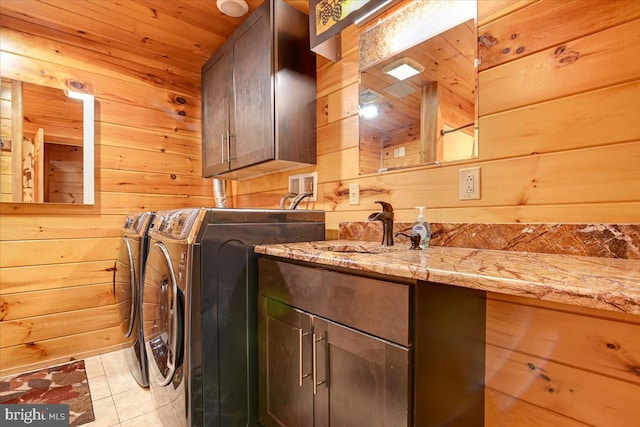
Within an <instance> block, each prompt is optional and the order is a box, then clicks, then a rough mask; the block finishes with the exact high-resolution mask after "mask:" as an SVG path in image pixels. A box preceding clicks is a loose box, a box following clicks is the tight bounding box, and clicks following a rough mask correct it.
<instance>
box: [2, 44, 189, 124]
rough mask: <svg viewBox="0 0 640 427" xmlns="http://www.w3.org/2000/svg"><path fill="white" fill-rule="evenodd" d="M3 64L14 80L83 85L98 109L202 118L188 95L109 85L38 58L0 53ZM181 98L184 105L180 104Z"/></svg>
mask: <svg viewBox="0 0 640 427" xmlns="http://www.w3.org/2000/svg"><path fill="white" fill-rule="evenodd" d="M3 48H4V46H3ZM0 61H1V64H2V73H3V75H4V76H7V77H9V78H11V79H16V80H22V81H26V82H29V83H34V84H39V85H44V86H51V87H56V88H58V89H63V90H76V91H77V88H74V86H73V85H80V86H82V87H83V88H84V90H83V91H84V92H86V93H90V94H92V95H94V96H96V97H97V98H99V99H98V101H99V102H98V105H99V108H104V107H105V104H107V105H110V104H111V103H113V102H116V101H117V105H119V106H122V105H123V104H129V106H139V107H145V109H149V110H151V111H160V112H162V113H164V114H166V115H171V116H173V117H174V120H180V121H185V120H187V119H188V120H198V121H199V119H200V113H201V112H200V103H199V101H198V100H197V98H194V97H192V96H188V95H186V94H180V93H176V92H173V91H168V90H166V89H163V88H156V87H152V86H146V85H141V84H136V83H130V82H127V81H124V80H117V79H110V80H109V83H108V84H102V83H101V82H102V77H101V76H98V75H96V74H94V73H92V72H90V71H85V70H78V69H76V68H71V67H65V66H62V65H57V64H56V65H55V66H53V65H52V64H49V63H47V62H44V61H41V60H39V59H35V58H25V57H19V56H18V55H16V54H14V53H11V52H7V51H5V50H2V51H0ZM178 98H180V99H182V100H184V101H185V102H183V103H181V102H179V101H178ZM139 107H138V108H139ZM130 108H132V107H130ZM97 117H99V116H97ZM180 117H182V119H180ZM99 120H103V119H102V118H100V119H99ZM138 123H140V122H138Z"/></svg>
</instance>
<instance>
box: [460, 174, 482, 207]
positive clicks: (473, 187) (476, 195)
mask: <svg viewBox="0 0 640 427" xmlns="http://www.w3.org/2000/svg"><path fill="white" fill-rule="evenodd" d="M459 185H460V200H480V167H479V166H477V167H474V168H466V169H460V181H459Z"/></svg>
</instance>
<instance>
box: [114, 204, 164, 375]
mask: <svg viewBox="0 0 640 427" xmlns="http://www.w3.org/2000/svg"><path fill="white" fill-rule="evenodd" d="M154 218H155V213H154V212H140V213H131V214H128V215H127V217H126V219H125V221H124V224H123V225H122V229H121V230H122V240H121V241H120V252H119V253H118V259H117V260H116V263H115V268H114V273H113V291H114V295H115V297H116V301H117V302H118V308H119V313H120V326H121V328H122V333H123V334H124V336H125V337H127V338H131V345H130V346H129V347H127V348H126V349H125V352H124V354H125V359H126V361H127V365H128V366H129V370H130V371H131V374H132V375H133V377H134V378H135V379H136V381H137V382H138V384H140V386H142V387H148V386H149V375H148V372H147V358H146V355H145V349H144V339H143V337H142V284H143V283H144V265H145V262H146V259H147V250H148V242H149V234H148V231H149V227H151V224H152V222H153V219H154Z"/></svg>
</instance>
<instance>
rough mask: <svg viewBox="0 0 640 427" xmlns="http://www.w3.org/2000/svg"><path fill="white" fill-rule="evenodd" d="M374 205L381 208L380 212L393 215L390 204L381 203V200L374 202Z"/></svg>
mask: <svg viewBox="0 0 640 427" xmlns="http://www.w3.org/2000/svg"><path fill="white" fill-rule="evenodd" d="M374 203H380V205H381V206H382V212H391V213H393V206H391V203H387V202H383V201H381V200H376V201H375V202H374Z"/></svg>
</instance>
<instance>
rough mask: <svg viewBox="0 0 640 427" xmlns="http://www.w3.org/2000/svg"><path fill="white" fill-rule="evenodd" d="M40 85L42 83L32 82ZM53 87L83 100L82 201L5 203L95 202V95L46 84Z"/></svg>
mask: <svg viewBox="0 0 640 427" xmlns="http://www.w3.org/2000/svg"><path fill="white" fill-rule="evenodd" d="M2 77H3V78H5V77H6V78H7V79H11V80H18V79H16V78H14V77H9V76H2ZM26 83H31V84H37V85H40V86H45V85H41V84H40V83H32V82H26ZM46 87H50V88H53V89H58V90H60V91H62V92H64V94H65V95H66V96H68V97H69V98H73V99H77V100H80V101H82V186H83V194H82V203H60V202H22V201H20V202H18V201H5V202H2V203H4V204H8V203H17V204H60V205H69V206H73V205H78V206H82V205H93V204H95V97H94V96H93V95H90V94H87V93H82V92H74V91H70V90H66V89H61V88H59V87H55V86H46Z"/></svg>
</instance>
